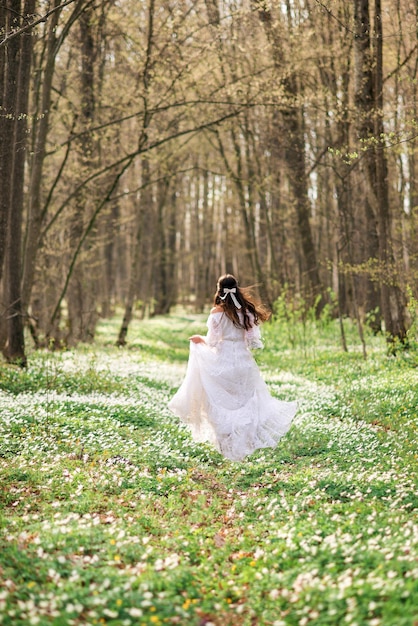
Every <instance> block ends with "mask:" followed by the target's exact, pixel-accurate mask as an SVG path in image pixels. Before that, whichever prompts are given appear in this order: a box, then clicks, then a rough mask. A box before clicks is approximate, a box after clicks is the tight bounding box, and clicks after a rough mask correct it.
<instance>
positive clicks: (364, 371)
mask: <svg viewBox="0 0 418 626" xmlns="http://www.w3.org/2000/svg"><path fill="white" fill-rule="evenodd" d="M118 324H119V320H117V319H115V320H109V321H103V322H102V323H101V325H100V328H99V332H98V339H97V343H96V345H95V346H80V347H79V348H78V349H77V350H69V351H66V352H61V353H45V352H41V351H40V352H34V353H32V354H30V355H29V368H28V370H27V371H20V370H19V369H15V368H10V367H6V366H4V365H3V366H0V505H1V516H0V546H1V549H0V623H2V624H5V625H7V626H15V625H17V626H19V625H27V624H39V625H40V626H43V625H50V624H52V625H54V626H61V625H62V626H64V625H65V626H67V625H72V624H73V625H75V626H81V625H90V624H113V625H118V626H130V625H131V624H132V625H144V626H149V625H152V624H157V625H158V624H160V625H161V624H180V625H182V626H183V625H184V626H203V625H206V626H209V625H210V624H214V625H215V626H228V625H230V626H255V625H263V626H264V625H265V626H307V625H309V626H326V625H335V626H340V625H349V626H355V625H357V626H416V625H417V624H418V616H417V609H416V607H417V606H418V584H417V578H418V577H417V574H418V570H417V552H418V550H417V532H418V528H417V523H416V522H417V520H416V509H417V504H418V503H417V492H418V490H417V484H416V477H417V459H418V453H417V448H418V447H417V421H418V419H417V416H418V372H417V369H416V363H417V355H416V354H415V353H414V352H413V351H412V350H411V351H410V353H409V354H408V353H406V352H403V353H401V354H400V355H399V356H398V357H397V358H389V357H387V356H386V348H385V345H384V340H383V338H381V337H372V336H367V342H368V346H367V347H368V353H369V358H368V359H367V360H366V361H365V360H364V359H363V358H362V355H361V350H360V348H359V342H358V338H357V335H356V332H355V328H354V327H352V326H351V325H349V323H348V322H346V326H347V327H346V332H347V337H348V341H349V353H348V354H347V353H343V352H342V351H341V349H340V347H339V338H338V328H337V326H336V325H335V324H334V323H333V322H328V323H324V322H318V323H316V322H311V323H309V324H307V325H306V326H305V327H303V326H299V327H292V329H291V331H290V325H288V324H286V323H285V322H283V321H277V322H275V323H272V324H268V325H266V326H265V328H264V331H263V334H264V337H265V341H266V349H265V350H264V351H263V352H259V353H257V355H256V358H257V361H258V363H259V365H260V368H261V370H262V372H263V376H264V377H265V379H266V381H267V383H268V385H269V387H270V389H271V392H272V393H273V394H275V395H277V396H278V397H280V398H282V399H294V398H296V399H298V401H299V406H300V408H299V413H298V416H297V418H296V420H295V423H294V425H293V426H292V429H291V430H290V431H289V433H288V434H287V435H286V437H285V438H284V439H283V440H282V442H281V443H280V445H279V446H278V448H277V449H275V450H264V451H259V452H257V453H256V454H254V455H253V456H251V457H250V458H249V459H247V460H246V461H245V462H242V463H231V462H229V461H226V460H224V459H223V458H222V457H221V456H220V455H219V454H218V453H217V452H216V451H215V450H213V449H212V448H211V447H210V446H208V445H202V444H195V443H194V442H193V441H192V440H191V438H190V436H189V433H188V431H187V429H186V428H185V427H183V426H182V425H180V424H179V423H178V421H177V419H176V418H174V417H173V416H172V415H171V414H170V413H169V411H168V409H167V401H168V399H169V397H170V396H171V395H172V394H173V393H174V391H175V389H176V388H177V386H178V385H179V383H180V381H181V380H182V377H183V374H184V371H185V366H186V362H187V356H188V342H187V337H188V336H190V335H191V334H193V333H196V332H201V333H204V332H205V316H192V315H176V316H174V315H173V316H171V317H168V318H156V319H152V320H146V321H143V322H139V321H135V322H134V323H133V325H132V328H131V329H130V333H129V336H128V340H129V344H128V346H127V347H126V348H124V349H119V348H116V347H115V346H114V342H115V337H116V336H117V330H118Z"/></svg>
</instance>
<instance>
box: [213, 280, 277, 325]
mask: <svg viewBox="0 0 418 626" xmlns="http://www.w3.org/2000/svg"><path fill="white" fill-rule="evenodd" d="M224 289H235V292H233V295H234V297H235V299H236V300H237V301H238V303H239V304H240V305H241V308H240V309H237V307H236V305H235V303H234V300H233V298H232V294H231V293H228V292H226V294H225V293H224ZM214 304H215V306H216V305H218V306H219V305H222V308H223V310H224V313H225V315H226V316H227V317H229V319H230V320H231V322H233V324H234V326H237V327H238V328H244V329H245V330H249V329H250V328H251V327H252V326H253V325H254V324H259V323H260V322H265V321H266V320H268V319H269V317H270V315H271V313H270V312H269V311H268V310H267V309H266V308H265V307H264V305H263V304H262V303H261V302H260V301H259V300H258V299H257V298H255V297H254V296H253V294H252V292H251V287H239V286H238V281H237V279H236V278H235V276H233V275H232V274H224V275H223V276H221V277H220V278H219V279H218V284H217V285H216V293H215V299H214ZM238 311H240V312H241V313H242V318H240V316H239V314H238Z"/></svg>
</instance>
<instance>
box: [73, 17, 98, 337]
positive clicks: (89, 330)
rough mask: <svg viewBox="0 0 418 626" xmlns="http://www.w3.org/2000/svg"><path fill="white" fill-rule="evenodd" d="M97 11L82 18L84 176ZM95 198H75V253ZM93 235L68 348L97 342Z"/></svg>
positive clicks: (77, 271) (89, 148)
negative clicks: (94, 339)
mask: <svg viewBox="0 0 418 626" xmlns="http://www.w3.org/2000/svg"><path fill="white" fill-rule="evenodd" d="M94 17H95V14H94V11H93V10H92V9H91V8H89V9H86V10H85V11H84V12H83V13H82V14H81V16H80V20H79V25H80V43H81V75H80V82H81V108H80V112H81V124H82V129H83V130H84V131H85V132H84V133H83V134H82V136H81V138H80V140H79V145H78V151H79V154H78V161H79V165H80V170H81V172H82V174H83V175H84V173H85V172H88V171H89V170H90V168H91V167H92V166H93V165H94V163H95V161H96V151H95V145H94V140H93V136H92V132H91V128H92V126H93V122H94V119H95V108H96V102H95V72H94V62H95V54H96V49H95V42H94V37H93V22H94ZM95 198H96V194H95V191H94V188H93V191H92V189H91V188H90V189H88V190H87V189H84V190H83V191H81V192H80V194H79V195H78V196H77V198H76V202H75V210H74V213H73V215H72V217H71V226H70V247H71V250H72V251H73V250H75V249H76V247H77V245H78V243H79V241H80V240H81V238H82V236H83V232H84V225H85V222H86V221H87V220H86V218H87V219H89V217H90V213H91V211H92V206H93V205H94V200H95ZM94 234H95V233H94V232H93V233H92V234H91V235H90V236H89V239H88V241H86V243H85V245H84V247H83V251H82V254H81V255H80V257H79V259H78V260H77V263H76V265H75V267H74V270H73V273H72V276H71V281H70V283H69V289H68V298H67V303H68V318H69V333H68V336H67V341H68V343H69V344H74V343H77V342H78V341H84V342H90V341H92V340H93V338H94V332H95V326H96V322H97V308H96V296H97V267H96V262H95V257H96V251H95V250H94V245H95V236H94Z"/></svg>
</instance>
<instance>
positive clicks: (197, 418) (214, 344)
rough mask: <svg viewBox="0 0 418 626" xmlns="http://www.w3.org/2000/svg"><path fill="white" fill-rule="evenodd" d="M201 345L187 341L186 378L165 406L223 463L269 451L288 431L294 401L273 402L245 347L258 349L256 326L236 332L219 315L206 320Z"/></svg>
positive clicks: (231, 324)
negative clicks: (213, 451)
mask: <svg viewBox="0 0 418 626" xmlns="http://www.w3.org/2000/svg"><path fill="white" fill-rule="evenodd" d="M207 326H208V333H207V335H206V337H203V339H204V340H205V343H194V342H190V356H189V362H188V366H187V371H186V375H185V378H184V381H183V383H182V384H181V386H180V388H179V389H178V391H177V393H176V394H175V395H174V396H173V398H172V399H171V400H170V402H169V404H168V406H169V408H170V409H171V411H172V412H173V413H174V414H175V415H177V416H178V417H179V418H180V419H181V420H182V421H183V422H185V423H186V424H187V425H188V426H189V427H190V429H191V433H192V436H193V439H194V440H195V441H198V442H203V441H209V442H210V443H212V444H213V445H214V446H215V448H216V449H217V450H218V451H219V452H220V453H221V454H222V455H223V456H225V457H226V458H228V459H231V460H232V461H241V460H242V459H244V457H246V456H247V455H249V454H251V453H252V452H254V450H257V449H258V448H268V447H275V446H276V445H277V443H278V441H279V440H280V439H281V437H283V435H284V434H285V433H286V432H287V431H288V430H289V428H290V425H291V423H292V420H293V417H294V415H295V413H296V410H297V403H296V402H284V401H280V400H278V399H277V398H273V397H272V396H271V395H270V392H269V390H268V388H267V385H266V383H265V382H264V380H263V379H262V377H261V374H260V371H259V369H258V366H257V363H256V362H255V360H254V358H253V355H252V354H251V351H250V349H251V348H262V347H263V343H262V341H261V336H260V330H259V326H256V325H253V326H252V328H250V330H248V331H246V330H244V329H243V328H237V327H236V326H235V325H234V324H233V323H232V321H231V320H230V319H229V318H228V317H227V315H225V314H224V313H223V312H214V313H211V314H210V315H209V318H208V322H207Z"/></svg>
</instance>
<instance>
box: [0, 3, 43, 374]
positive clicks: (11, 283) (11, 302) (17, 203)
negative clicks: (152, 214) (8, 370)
mask: <svg viewBox="0 0 418 626" xmlns="http://www.w3.org/2000/svg"><path fill="white" fill-rule="evenodd" d="M7 9H8V10H9V11H10V16H9V18H8V19H10V22H9V24H10V27H11V28H13V27H18V26H19V25H20V18H21V16H22V13H23V16H24V17H27V16H31V15H33V13H34V11H35V0H26V1H25V2H24V5H23V6H21V3H20V0H9V2H8V3H7ZM32 50H33V39H32V33H31V31H29V32H28V33H22V34H21V35H20V36H19V37H15V38H14V39H11V41H10V42H9V44H8V45H7V49H6V54H7V61H6V67H5V70H6V80H5V83H4V88H5V89H4V104H5V106H4V110H5V111H6V113H7V114H8V115H2V117H8V118H9V119H8V120H7V135H6V136H8V141H7V144H6V145H5V146H2V147H4V148H5V147H6V146H7V147H8V149H9V150H10V152H9V154H8V158H9V159H10V172H9V174H10V179H9V181H5V183H6V185H8V189H7V188H6V194H5V196H4V200H3V201H7V202H8V203H9V206H8V215H7V234H6V247H5V275H4V284H5V295H6V313H5V317H6V329H7V341H6V345H5V346H4V354H5V356H6V359H7V360H8V361H9V362H13V363H18V364H20V365H22V366H24V365H26V355H25V342H24V333H23V328H24V323H23V310H22V297H21V296H22V294H21V283H20V280H21V262H22V256H21V242H22V217H23V198H24V191H23V189H24V174H25V149H26V140H27V139H26V127H27V114H28V100H29V85H30V71H31V62H32ZM2 191H3V192H4V191H5V190H4V187H3V190H2Z"/></svg>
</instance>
